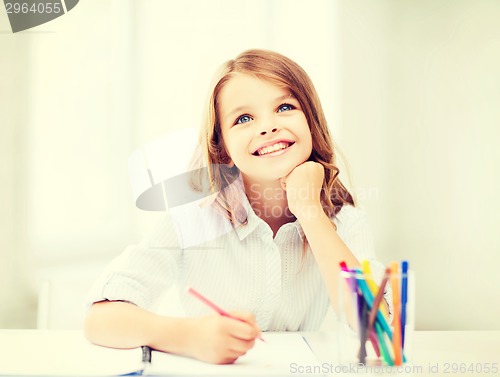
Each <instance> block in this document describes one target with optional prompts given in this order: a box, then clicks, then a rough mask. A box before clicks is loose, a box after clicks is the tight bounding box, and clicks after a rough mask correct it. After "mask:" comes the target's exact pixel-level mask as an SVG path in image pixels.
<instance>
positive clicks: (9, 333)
mask: <svg viewBox="0 0 500 377" xmlns="http://www.w3.org/2000/svg"><path fill="white" fill-rule="evenodd" d="M302 335H303V336H304V338H305V339H306V340H307V342H308V344H309V345H310V347H311V349H312V350H313V352H314V354H315V355H316V357H317V358H318V360H319V362H320V364H318V365H315V367H316V368H317V369H316V370H312V369H311V368H309V370H306V369H305V367H306V366H304V365H296V366H291V368H290V374H289V375H291V376H299V375H306V376H312V375H313V374H325V372H330V373H328V374H330V375H331V376H336V375H352V376H354V375H356V376H360V375H364V376H380V375H389V374H390V375H405V376H412V375H417V376H449V377H453V376H456V377H459V376H473V377H474V376H496V375H500V331H416V332H415V333H413V334H412V338H411V339H412V344H411V349H409V350H408V351H409V352H410V351H411V352H410V354H411V356H409V357H408V363H407V364H406V365H405V366H404V367H403V369H401V370H400V373H396V372H397V370H394V369H393V370H390V371H384V370H382V369H375V367H373V368H372V369H370V370H367V369H362V368H361V367H359V369H358V366H356V365H353V366H343V365H340V364H339V363H338V359H337V355H338V353H337V337H336V334H335V333H334V332H305V333H302ZM264 336H265V334H264ZM37 342H38V343H37ZM40 342H42V343H43V344H41V343H40ZM6 343H8V344H6ZM45 343H46V344H45ZM55 343H57V344H55ZM61 343H64V344H65V345H66V346H67V348H71V347H72V346H75V349H79V348H78V347H79V346H80V344H82V343H85V340H84V339H83V335H82V333H81V331H57V330H53V331H51V330H45V331H40V330H0V350H3V351H2V354H0V358H5V357H6V356H7V354H10V355H12V351H11V350H16V353H17V354H19V355H22V354H23V348H26V346H27V345H33V344H37V349H40V352H41V353H43V352H46V353H47V354H50V352H51V350H54V349H57V347H56V346H59V347H61ZM54 347H56V348H54ZM99 348H101V347H99ZM82 349H85V348H82ZM89 351H90V353H92V352H93V351H94V350H93V349H89ZM97 351H99V352H101V351H102V350H97ZM113 351H114V350H110V355H111V356H112V357H113V356H115V354H116V353H113ZM84 352H85V351H84ZM124 352H129V351H127V350H126V351H124ZM87 356H89V355H87ZM91 356H92V355H90V356H89V357H88V360H92V358H91ZM120 356H122V355H120ZM54 357H55V358H57V355H54ZM79 357H80V358H83V359H84V360H85V357H86V355H79ZM20 359H22V357H20ZM291 361H292V360H291ZM23 362H28V363H29V362H30V360H26V359H24V360H23ZM47 362H50V360H47ZM1 365H2V364H1V362H0V375H2V374H3V375H5V372H4V371H2V369H1ZM309 367H311V366H309ZM471 367H472V368H474V372H471V369H470V368H471ZM488 368H489V369H490V371H489V372H488V373H486V370H487V369H488ZM495 368H496V373H493V372H494V371H495ZM480 370H482V373H478V372H479V371H480ZM300 371H302V372H303V373H300ZM342 371H343V372H348V373H341V372H342ZM2 372H4V373H2ZM314 372H319V373H314ZM384 372H385V373H384ZM75 374H76V371H75Z"/></svg>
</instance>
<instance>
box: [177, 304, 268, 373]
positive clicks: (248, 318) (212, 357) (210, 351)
mask: <svg viewBox="0 0 500 377" xmlns="http://www.w3.org/2000/svg"><path fill="white" fill-rule="evenodd" d="M230 314H231V316H232V317H234V318H238V319H240V320H239V321H235V320H234V319H233V318H230V317H226V316H222V315H218V314H213V315H209V316H205V317H201V318H191V319H190V320H191V321H192V326H189V327H188V328H189V334H187V336H186V341H187V342H188V343H189V344H186V345H187V347H186V350H189V354H188V355H187V356H190V357H193V358H196V359H198V360H202V361H205V362H208V363H213V364H231V363H233V362H234V361H236V360H237V359H238V358H239V357H240V356H243V355H244V354H245V353H246V352H247V351H248V350H250V349H251V348H252V347H253V346H254V343H255V339H256V338H258V337H259V336H260V330H259V328H258V327H257V325H256V323H255V317H254V316H253V315H252V314H251V313H246V312H230Z"/></svg>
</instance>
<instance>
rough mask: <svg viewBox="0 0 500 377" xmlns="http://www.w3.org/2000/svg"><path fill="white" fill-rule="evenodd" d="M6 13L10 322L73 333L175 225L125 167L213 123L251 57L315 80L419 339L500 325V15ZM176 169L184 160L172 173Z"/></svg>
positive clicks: (197, 0) (327, 8) (441, 2)
mask: <svg viewBox="0 0 500 377" xmlns="http://www.w3.org/2000/svg"><path fill="white" fill-rule="evenodd" d="M4 10H5V8H3V7H2V6H0V55H1V58H0V72H1V74H0V195H1V200H0V234H1V236H0V302H1V303H2V305H0V328H35V327H40V328H75V327H79V326H81V318H83V310H84V309H83V306H82V304H81V303H82V294H83V293H84V292H85V290H86V289H87V288H88V287H89V284H90V283H91V282H92V280H93V279H94V278H95V277H96V276H97V275H98V274H99V272H100V271H101V269H102V268H103V267H104V266H105V265H106V264H107V263H108V262H109V261H110V260H111V259H112V258H113V257H114V256H116V255H118V254H119V253H121V252H122V250H123V249H124V248H125V247H126V246H127V245H129V244H133V243H137V242H139V241H140V240H141V239H142V238H143V237H145V236H146V235H147V234H148V231H149V230H150V229H151V227H152V226H154V224H155V223H156V221H157V220H158V218H159V216H161V213H158V212H145V211H141V210H139V209H137V208H136V207H135V206H134V200H133V198H132V195H131V190H130V183H129V182H130V180H129V176H128V171H127V159H128V157H129V156H130V155H131V153H132V152H133V151H134V150H137V149H138V148H140V147H141V146H142V145H144V144H145V143H148V142H151V141H153V140H155V139H157V138H160V137H163V136H164V135H165V134H168V133H169V132H171V131H174V130H178V129H182V128H185V127H197V126H198V125H199V123H200V117H201V110H202V104H203V100H204V98H205V95H206V93H207V88H208V84H209V82H210V79H211V76H212V74H213V72H214V70H215V69H216V67H217V66H219V64H220V63H222V62H223V61H225V60H228V59H230V58H233V57H235V56H236V55H237V54H238V53H239V52H241V51H243V50H246V49H248V48H265V49H273V50H276V51H278V52H281V53H283V54H285V55H288V56H289V57H291V58H292V59H294V60H296V61H297V62H298V63H299V64H300V65H302V66H303V68H305V70H306V71H307V72H308V73H309V74H310V76H311V78H312V79H313V82H314V83H315V85H316V88H317V90H318V92H319V94H320V97H321V99H322V103H323V107H324V108H325V111H326V115H327V118H328V120H329V124H330V127H331V129H332V132H333V135H334V138H335V141H336V143H337V144H338V145H339V146H340V148H341V151H342V155H343V156H344V157H345V161H346V163H345V165H346V166H348V168H349V173H350V174H349V177H348V175H347V174H346V173H345V169H344V170H343V179H348V178H350V187H351V189H352V191H353V192H354V193H355V194H356V195H357V197H358V201H359V203H360V204H361V205H362V206H363V207H364V208H365V209H366V211H367V213H368V216H369V219H370V221H371V224H372V226H373V232H374V239H375V245H376V251H377V253H378V257H379V259H380V260H381V261H382V262H384V263H389V262H390V261H392V260H401V259H408V260H409V261H410V263H411V267H412V268H413V269H414V271H415V275H416V292H417V298H416V328H417V329H427V330H428V329H431V330H432V329H442V330H462V329H463V330H466V329H481V330H493V329H496V330H498V329H500V325H499V322H498V320H497V316H498V313H499V312H500V302H499V300H498V291H497V287H498V285H499V284H498V283H499V282H500V278H499V275H498V265H499V262H500V242H499V241H498V237H497V233H496V232H497V228H498V214H499V213H500V198H499V195H498V194H499V193H500V177H499V173H500V149H499V148H498V140H499V139H500V106H499V104H500V69H499V67H500V23H499V22H498V20H499V19H500V2H499V1H496V0H476V1H470V0H403V1H401V0H379V1H372V0H332V1H329V0H316V1H305V0H303V1H297V0H296V1H292V0H286V1H285V0H270V1H266V0H211V1H203V0H185V1H165V0H148V1H141V2H139V1H133V0H84V1H83V0H82V1H81V2H79V3H78V5H77V6H76V7H75V8H74V9H73V10H71V11H70V12H69V13H68V14H66V15H64V16H62V17H59V18H57V19H56V20H54V21H52V22H49V23H46V24H43V25H40V26H38V27H36V28H33V29H29V30H27V31H24V32H19V33H15V34H13V33H12V32H11V29H10V26H9V22H8V18H7V14H6V12H5V11H4ZM169 163H172V164H174V163H176V162H175V161H170V162H169Z"/></svg>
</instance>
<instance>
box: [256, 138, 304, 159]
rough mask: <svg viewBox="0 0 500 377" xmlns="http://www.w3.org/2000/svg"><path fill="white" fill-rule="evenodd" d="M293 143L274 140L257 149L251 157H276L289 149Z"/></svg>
mask: <svg viewBox="0 0 500 377" xmlns="http://www.w3.org/2000/svg"><path fill="white" fill-rule="evenodd" d="M293 144H295V142H293V141H289V140H275V141H270V142H268V143H265V144H264V145H261V146H260V147H259V148H257V149H256V150H255V151H254V152H253V153H252V155H254V156H258V157H264V156H277V155H280V154H282V153H283V152H284V151H286V150H287V149H288V148H290V147H291V146H292V145H293Z"/></svg>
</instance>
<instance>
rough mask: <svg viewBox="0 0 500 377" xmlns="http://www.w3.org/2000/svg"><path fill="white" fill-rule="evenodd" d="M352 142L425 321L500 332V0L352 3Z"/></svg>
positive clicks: (347, 7) (348, 43)
mask: <svg viewBox="0 0 500 377" xmlns="http://www.w3.org/2000/svg"><path fill="white" fill-rule="evenodd" d="M341 4H342V7H341V8H342V9H341V13H342V27H341V29H342V35H343V37H342V42H343V47H342V67H343V70H342V73H343V81H342V89H343V92H342V101H343V102H342V104H343V122H342V125H341V129H342V136H343V137H342V140H341V145H343V147H344V149H345V151H346V153H347V155H348V156H349V161H350V163H351V167H352V174H353V176H354V181H355V184H356V185H358V186H359V187H360V189H361V190H360V192H363V189H366V188H373V189H374V192H375V193H376V195H372V196H371V197H369V198H368V199H367V200H365V201H364V204H365V206H366V208H367V210H368V211H369V215H370V219H371V221H372V223H373V226H374V230H375V237H376V243H377V250H378V254H379V256H380V258H381V259H382V260H383V261H385V262H389V261H390V260H393V259H396V260H398V259H401V258H402V257H405V258H408V259H409V260H410V263H411V264H412V266H413V268H414V269H415V271H416V278H417V311H416V315H417V327H418V328H425V329H493V328H495V329H499V328H500V327H499V324H498V320H497V316H498V313H499V312H500V303H499V302H498V299H497V298H498V292H497V287H498V283H499V278H498V274H497V272H496V271H497V267H498V265H499V262H500V243H499V242H498V237H497V234H498V233H497V228H498V213H500V199H499V197H498V193H499V192H500V177H499V175H498V173H499V171H500V151H499V149H498V140H499V139H500V127H499V126H500V106H499V104H500V69H499V68H498V67H500V24H499V23H498V20H499V19H500V2H497V1H433V0H432V1H431V0H429V1H378V2H372V1H359V0H354V1H343V2H342V3H341Z"/></svg>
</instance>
